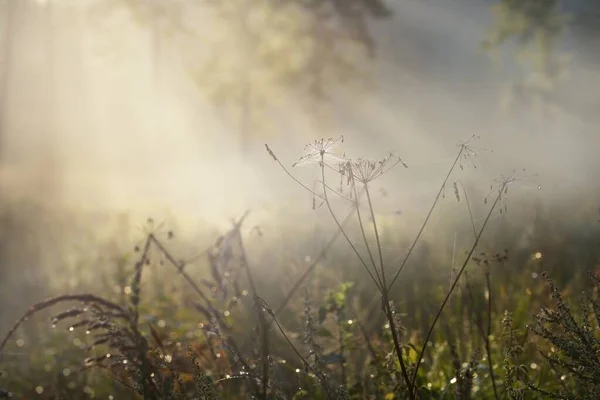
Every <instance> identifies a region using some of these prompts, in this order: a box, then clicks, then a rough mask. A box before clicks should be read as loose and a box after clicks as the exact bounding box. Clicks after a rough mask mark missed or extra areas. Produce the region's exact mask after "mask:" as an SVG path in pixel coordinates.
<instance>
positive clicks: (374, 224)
mask: <svg viewBox="0 0 600 400" xmlns="http://www.w3.org/2000/svg"><path fill="white" fill-rule="evenodd" d="M364 187H365V193H366V194H367V202H368V204H369V211H370V212H371V220H372V221H373V231H374V232H375V241H376V243H377V252H378V253H379V263H380V265H381V279H382V281H383V285H382V286H383V287H384V288H385V290H386V291H388V289H387V284H386V282H385V268H384V264H383V253H382V251H381V241H380V240H379V230H378V229H377V221H376V220H375V211H374V210H373V202H372V201H371V194H370V193H369V186H368V185H367V183H366V182H365V185H364ZM365 244H366V245H367V247H368V243H365Z"/></svg>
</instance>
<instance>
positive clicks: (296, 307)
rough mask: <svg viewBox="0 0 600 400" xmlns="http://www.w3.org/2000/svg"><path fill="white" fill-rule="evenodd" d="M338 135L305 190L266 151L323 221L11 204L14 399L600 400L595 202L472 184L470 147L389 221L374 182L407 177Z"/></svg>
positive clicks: (6, 296)
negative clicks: (214, 219) (424, 200)
mask: <svg viewBox="0 0 600 400" xmlns="http://www.w3.org/2000/svg"><path fill="white" fill-rule="evenodd" d="M472 139H473V138H472ZM341 140H342V138H337V139H321V140H317V141H314V142H311V143H310V144H309V145H308V146H307V148H306V149H305V153H304V156H303V157H302V158H300V160H298V163H299V164H310V165H309V167H310V168H313V169H314V170H316V171H317V175H318V176H319V178H317V179H316V180H315V181H314V182H312V183H311V184H310V185H309V184H307V183H304V182H302V181H301V180H300V179H299V178H297V177H296V176H295V175H294V172H295V170H294V167H285V166H284V165H286V164H287V162H286V161H284V162H282V161H281V160H280V159H279V158H278V156H277V152H276V150H275V149H271V148H270V147H268V146H267V147H266V153H265V157H270V158H271V159H272V161H273V163H275V165H276V167H277V168H279V169H280V170H281V173H282V174H288V175H289V177H290V179H292V180H294V181H296V183H298V189H299V190H300V191H305V192H308V194H309V196H311V197H312V207H311V204H305V205H304V204H300V205H294V206H290V207H289V208H288V212H289V214H290V215H291V214H293V209H294V207H305V208H306V209H310V208H312V209H313V210H312V215H313V220H312V221H311V220H307V219H306V217H305V218H303V219H300V220H294V219H288V220H287V222H282V221H284V220H282V221H275V220H276V219H277V218H279V219H281V216H277V217H272V218H271V219H269V218H266V219H264V221H263V223H262V224H261V225H251V224H249V223H248V222H247V218H248V215H251V214H244V215H239V216H236V218H234V219H233V220H232V221H231V224H230V226H229V227H228V228H226V229H221V228H220V227H219V228H217V227H210V225H209V224H207V223H204V224H203V223H202V222H199V223H198V225H199V226H200V227H199V228H198V230H197V231H196V232H191V231H184V232H182V231H181V230H180V229H178V225H177V219H176V218H175V217H171V218H165V219H164V220H155V219H153V218H148V219H147V220H146V221H145V222H144V223H142V224H140V219H139V218H138V217H137V216H136V217H131V216H127V215H120V216H117V217H115V216H112V217H111V218H106V216H103V215H96V216H88V217H86V219H85V221H78V220H77V219H76V218H73V216H72V215H70V214H69V213H68V212H65V213H64V214H59V213H50V212H48V211H47V210H46V211H45V210H44V209H43V207H41V206H39V205H36V204H35V203H30V204H27V203H24V202H18V201H14V202H12V203H10V202H9V203H7V204H6V205H5V206H4V208H3V210H2V212H3V216H2V239H3V240H2V244H3V246H4V247H3V254H4V255H5V256H4V262H5V266H6V268H5V269H4V272H3V273H4V278H3V280H2V282H1V283H0V284H1V285H2V292H3V295H2V296H3V316H2V317H3V318H2V322H3V325H4V326H3V327H2V330H1V333H2V342H1V343H0V371H1V376H0V387H1V388H2V391H1V392H0V397H2V398H18V399H29V398H46V399H84V398H86V399H87V398H99V399H129V398H145V399H218V398H221V399H241V398H251V399H384V400H391V399H530V398H531V399H536V398H559V399H596V398H598V396H600V358H599V356H598V354H599V351H600V341H599V337H598V328H599V322H600V300H599V299H598V293H597V291H598V284H599V283H600V280H599V279H600V274H599V273H598V272H599V271H598V262H599V259H600V258H599V255H600V244H599V243H598V238H599V235H598V221H597V217H598V214H597V205H596V204H594V203H593V202H590V201H589V200H588V199H589V198H592V195H591V194H590V195H589V196H583V195H582V194H580V193H578V194H576V195H574V198H572V199H568V201H565V204H568V207H567V206H562V205H560V204H558V205H555V206H554V207H548V206H544V205H542V204H541V203H539V202H538V201H536V200H535V195H537V194H538V193H543V190H544V188H543V187H542V186H541V185H539V184H538V183H537V181H536V177H535V175H534V174H529V173H528V172H526V171H518V172H517V171H513V174H512V175H508V176H501V177H499V178H498V179H495V180H493V181H492V182H491V184H490V183H489V182H488V183H485V184H481V185H480V186H482V188H480V189H479V190H470V189H469V190H467V188H466V187H469V188H470V187H471V186H470V185H465V186H463V184H462V183H461V181H460V180H458V177H457V175H458V174H459V173H460V172H459V171H461V170H464V169H465V168H473V167H474V164H473V160H472V157H474V156H475V150H474V148H472V147H471V146H472V142H471V141H465V142H461V143H459V144H458V145H457V157H456V160H455V162H454V164H452V166H451V168H450V169H449V170H448V171H447V174H446V175H445V177H441V181H440V183H441V185H440V186H435V185H438V184H439V183H435V182H432V183H431V185H433V186H435V188H436V192H435V193H436V195H435V196H434V197H433V198H431V199H430V203H431V204H430V206H431V207H430V208H428V210H429V211H428V212H427V213H424V214H423V215H408V216H405V215H400V213H387V214H386V213H379V212H378V210H377V204H378V201H379V200H380V199H381V197H382V196H383V197H385V190H383V189H382V188H380V187H378V186H377V184H378V179H379V178H381V177H383V176H384V175H385V176H390V175H392V174H396V175H397V174H407V173H410V166H409V165H406V164H405V162H404V161H403V160H402V159H401V158H399V157H397V156H395V155H393V154H389V155H388V156H386V157H385V158H383V159H380V160H375V161H371V160H366V159H361V158H358V159H353V160H349V159H346V158H344V157H342V156H341V155H339V154H337V153H334V150H333V149H334V148H335V147H336V146H337V145H338V144H339V142H340V141H341ZM455 179H457V180H455ZM488 184H490V187H489V190H488V187H487V185H488ZM573 204H578V206H577V207H574V206H573ZM428 207H429V205H428ZM309 215H310V214H309ZM439 215H443V216H444V218H443V219H440V218H438V217H437V216H439ZM465 215H466V216H467V218H465ZM31 220H35V221H36V223H38V226H44V227H46V228H45V229H46V232H47V233H46V234H45V235H42V236H39V235H38V236H35V235H33V236H32V234H31V232H29V231H28V230H27V229H26V228H25V226H26V222H27V221H31ZM290 221H291V222H290ZM440 221H443V224H442V223H440ZM132 227H141V228H142V229H133V228H132ZM63 232H70V233H69V234H67V233H63ZM457 232H461V234H460V236H458V235H457ZM185 235H189V237H185ZM457 238H458V239H457ZM52 240H54V241H55V243H56V244H52V243H50V244H48V245H47V246H46V247H45V249H46V250H45V251H46V252H49V253H48V254H45V255H43V256H42V255H40V256H39V258H38V259H37V260H36V259H35V258H33V259H32V257H31V254H41V253H40V252H36V251H35V249H36V246H38V247H39V246H40V242H42V241H44V242H46V243H47V242H49V241H52ZM65 243H70V244H71V245H70V246H71V247H69V246H68V245H65ZM60 246H67V247H64V248H61V247H60ZM48 249H50V250H48ZM42 264H43V265H42ZM45 297H46V298H47V299H46V300H41V299H42V298H45ZM24 302H26V303H27V304H24ZM28 307H29V308H28ZM13 320H16V321H17V322H16V323H15V324H14V325H12V324H11V321H13Z"/></svg>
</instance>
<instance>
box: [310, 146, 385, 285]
mask: <svg viewBox="0 0 600 400" xmlns="http://www.w3.org/2000/svg"><path fill="white" fill-rule="evenodd" d="M321 159H323V156H321ZM321 178H322V182H323V183H324V182H325V167H324V162H323V160H321ZM323 197H324V200H325V204H326V205H327V209H328V210H329V213H330V214H331V217H332V218H333V220H334V221H335V223H336V225H337V226H338V229H339V230H340V231H341V233H342V235H344V238H345V239H346V241H347V242H348V244H349V245H350V247H351V248H352V251H354V254H356V257H358V259H359V260H360V262H361V263H362V265H363V266H364V267H365V269H366V270H367V273H368V274H369V276H370V277H371V279H372V280H373V282H375V285H376V286H377V288H378V289H379V291H380V292H382V293H383V287H381V286H380V285H379V282H377V279H375V277H374V276H373V273H371V270H370V269H369V267H368V266H367V263H366V262H365V260H364V259H363V258H362V256H361V255H360V253H359V252H358V250H357V249H356V246H354V244H353V243H352V240H350V238H349V237H348V234H347V233H346V231H345V230H344V228H343V227H342V224H340V221H339V220H338V219H337V217H336V216H335V213H334V212H333V208H332V207H331V203H330V202H329V197H328V196H327V188H325V187H323Z"/></svg>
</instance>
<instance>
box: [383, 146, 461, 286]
mask: <svg viewBox="0 0 600 400" xmlns="http://www.w3.org/2000/svg"><path fill="white" fill-rule="evenodd" d="M464 150H465V146H464V145H462V146H461V147H460V151H459V152H458V154H457V155H456V159H455V160H454V163H453V164H452V167H450V170H449V171H448V174H447V175H446V178H445V179H444V182H442V185H441V186H440V190H439V191H438V194H437V196H436V197H435V200H434V202H433V204H432V205H431V208H430V209H429V213H428V214H427V217H426V218H425V221H423V225H421V229H420V230H419V233H417V236H416V237H415V240H414V241H413V242H412V244H411V245H410V248H409V249H408V252H407V253H406V256H404V260H402V264H400V267H399V268H398V271H396V273H395V274H394V277H393V278H392V281H391V282H390V285H389V286H388V290H389V289H391V288H392V285H394V282H396V279H398V276H399V275H400V272H402V270H403V269H404V266H405V265H406V262H407V261H408V259H409V257H410V255H411V253H412V251H413V249H414V248H415V246H416V244H417V242H418V241H419V239H420V238H421V235H422V234H423V231H424V230H425V227H426V226H427V223H428V222H429V219H430V218H431V214H433V210H434V209H435V206H436V205H437V203H438V201H439V199H440V196H441V195H442V192H443V191H444V188H445V187H446V183H447V182H448V179H450V175H451V174H452V171H454V168H456V164H458V160H460V157H461V156H462V154H463V151H464Z"/></svg>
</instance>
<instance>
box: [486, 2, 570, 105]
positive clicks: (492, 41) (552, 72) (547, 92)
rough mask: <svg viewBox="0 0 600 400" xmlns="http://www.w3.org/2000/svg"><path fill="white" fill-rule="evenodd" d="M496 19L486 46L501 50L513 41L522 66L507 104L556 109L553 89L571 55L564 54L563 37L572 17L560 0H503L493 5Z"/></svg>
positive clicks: (490, 49)
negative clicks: (563, 10)
mask: <svg viewBox="0 0 600 400" xmlns="http://www.w3.org/2000/svg"><path fill="white" fill-rule="evenodd" d="M493 11H494V23H493V24H492V27H491V28H490V30H489V32H488V37H487V38H486V40H485V41H484V43H483V45H484V48H485V49H487V50H489V51H497V50H499V48H501V47H502V45H504V44H506V43H513V44H514V46H513V48H514V49H515V50H514V52H513V53H514V54H515V55H516V56H517V60H518V61H519V64H520V66H521V71H520V74H519V76H518V77H516V78H510V79H511V81H512V82H511V84H510V86H509V90H508V93H507V96H506V98H505V104H506V105H507V106H513V105H515V106H516V107H517V108H519V106H520V105H526V106H528V107H533V108H532V109H533V110H535V111H538V112H540V113H541V115H542V116H546V115H547V113H548V112H549V111H552V110H555V109H556V104H554V101H553V93H554V90H555V88H556V85H557V84H558V83H560V82H561V80H563V79H564V77H565V76H566V72H567V67H568V58H567V57H566V56H565V55H563V54H561V51H560V41H561V39H562V36H563V32H564V31H565V29H566V27H567V24H568V22H569V21H570V18H569V16H568V15H566V14H565V13H563V12H562V11H561V10H560V7H559V2H558V0H501V1H500V2H499V3H498V4H496V5H495V6H494V7H493Z"/></svg>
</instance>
